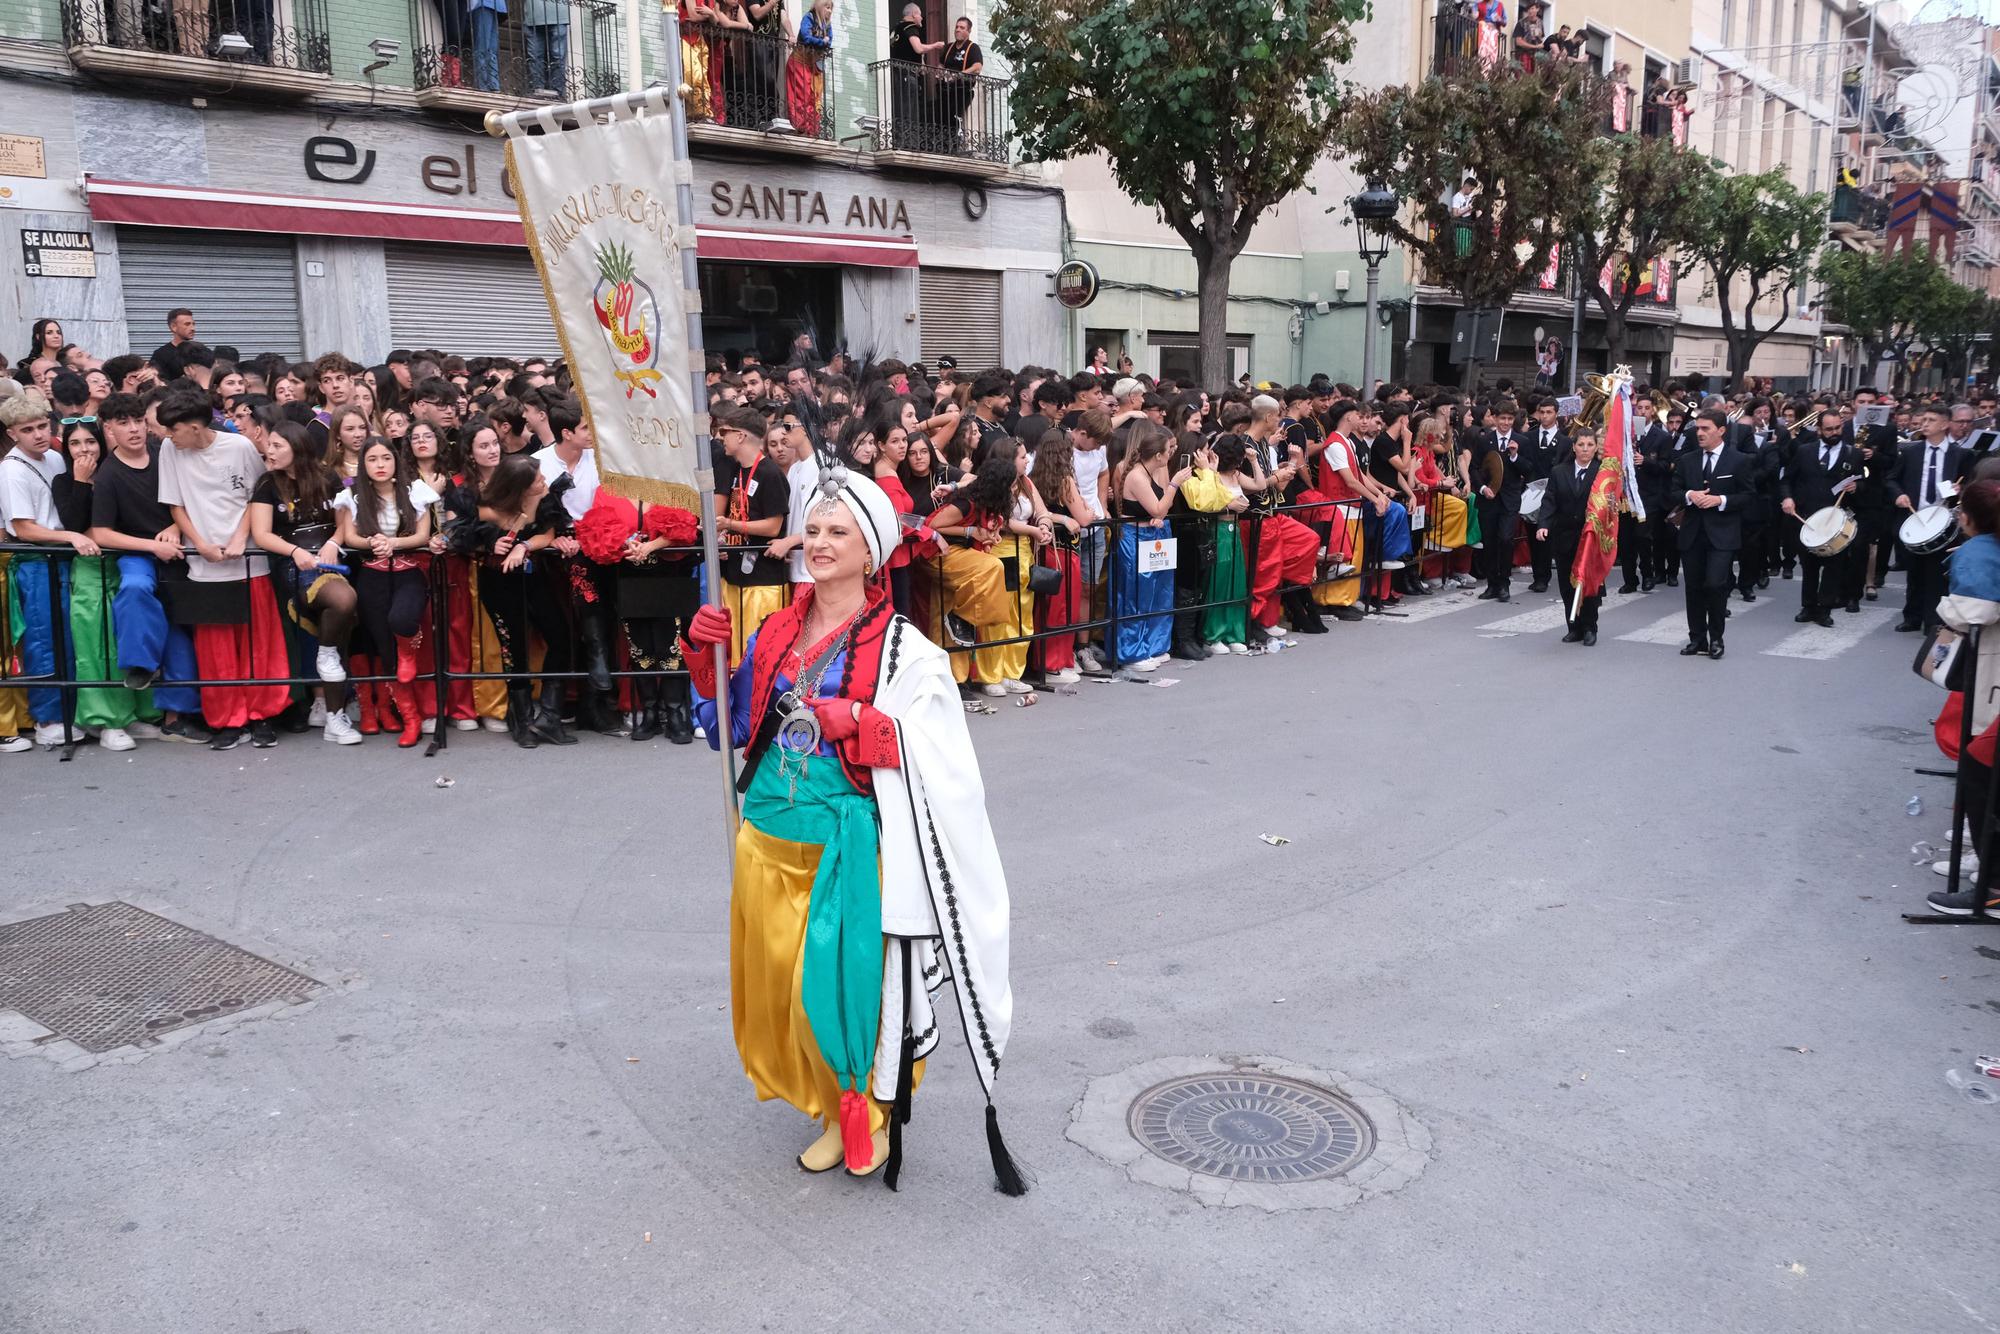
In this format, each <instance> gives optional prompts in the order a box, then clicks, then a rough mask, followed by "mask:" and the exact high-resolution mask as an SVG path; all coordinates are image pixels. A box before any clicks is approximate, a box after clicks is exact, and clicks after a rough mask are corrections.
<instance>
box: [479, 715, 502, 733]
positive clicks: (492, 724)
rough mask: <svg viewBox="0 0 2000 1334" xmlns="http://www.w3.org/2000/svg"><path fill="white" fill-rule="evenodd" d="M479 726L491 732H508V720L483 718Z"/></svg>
mask: <svg viewBox="0 0 2000 1334" xmlns="http://www.w3.org/2000/svg"><path fill="white" fill-rule="evenodd" d="M479 725H480V726H481V727H483V728H485V729H486V730H487V731H489V732H505V731H506V730H507V720H506V719H505V718H481V719H480V720H479Z"/></svg>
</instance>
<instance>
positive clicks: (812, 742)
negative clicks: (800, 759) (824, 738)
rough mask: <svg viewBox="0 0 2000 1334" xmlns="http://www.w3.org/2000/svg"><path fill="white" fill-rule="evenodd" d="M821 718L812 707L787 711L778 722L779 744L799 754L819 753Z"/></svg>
mask: <svg viewBox="0 0 2000 1334" xmlns="http://www.w3.org/2000/svg"><path fill="white" fill-rule="evenodd" d="M819 743H820V730H819V718H818V716H817V715H815V714H814V713H813V711H812V710H811V709H806V708H801V709H797V710H793V711H790V712H787V713H786V714H785V716H784V719H783V720H782V721H781V722H780V723H779V724H778V744H779V745H780V746H783V747H784V748H785V749H786V750H789V751H791V752H792V753H794V754H797V755H816V754H818V753H819Z"/></svg>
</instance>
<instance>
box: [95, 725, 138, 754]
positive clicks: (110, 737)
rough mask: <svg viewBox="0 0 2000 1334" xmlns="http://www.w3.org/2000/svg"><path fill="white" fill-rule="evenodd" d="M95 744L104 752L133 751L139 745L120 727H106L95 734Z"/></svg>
mask: <svg viewBox="0 0 2000 1334" xmlns="http://www.w3.org/2000/svg"><path fill="white" fill-rule="evenodd" d="M97 744H98V745H100V746H102V747H104V748H105V749H106V750H135V749H137V748H138V745H139V743H138V742H136V741H134V740H133V739H132V737H131V734H130V733H128V732H127V731H126V730H125V729H124V728H122V727H107V728H105V729H104V730H103V731H102V732H99V733H98V734H97Z"/></svg>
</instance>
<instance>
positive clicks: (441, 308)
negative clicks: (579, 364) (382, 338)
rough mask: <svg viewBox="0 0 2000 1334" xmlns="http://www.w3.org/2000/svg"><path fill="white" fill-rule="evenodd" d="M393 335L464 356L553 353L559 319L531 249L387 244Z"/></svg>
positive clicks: (397, 340)
mask: <svg viewBox="0 0 2000 1334" xmlns="http://www.w3.org/2000/svg"><path fill="white" fill-rule="evenodd" d="M383 258H384V259H385V261H386V263H387V268H388V275H389V341H390V343H391V344H392V345H394V346H396V347H431V348H437V349H439V350H440V351H444V352H450V353H455V354H457V355H459V356H462V357H478V356H488V357H528V356H539V357H553V356H557V355H559V354H560V353H561V351H562V349H561V347H560V345H559V344H558V343H557V342H556V326H555V322H554V321H553V320H552V319H550V318H549V302H548V298H547V297H546V296H544V295H543V294H542V279H541V275H540V274H538V273H537V272H536V271H535V261H534V259H533V257H531V256H530V255H529V254H528V252H527V251H526V250H514V249H510V248H507V247H503V246H460V245H448V246H440V245H414V244H408V243H404V242H399V241H391V242H389V243H388V244H387V245H385V246H384V247H383Z"/></svg>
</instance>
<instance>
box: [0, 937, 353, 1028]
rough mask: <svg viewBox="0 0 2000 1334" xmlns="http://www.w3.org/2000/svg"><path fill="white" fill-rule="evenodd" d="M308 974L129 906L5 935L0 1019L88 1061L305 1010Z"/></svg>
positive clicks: (0, 947)
mask: <svg viewBox="0 0 2000 1334" xmlns="http://www.w3.org/2000/svg"><path fill="white" fill-rule="evenodd" d="M319 985H320V984H319V983H318V982H316V981H314V980H313V979H312V978H310V977H307V976H306V975H305V974H304V973H299V972H294V971H293V970H292V969H290V968H286V967H283V966H281V965H279V964H275V963H272V962H271V961H270V960H269V959H260V958H258V957H257V956H256V955H254V954H251V953H249V952H248V951H246V950H240V949H238V948H236V946H234V945H231V944H229V943H227V942H226V941H221V940H217V939H216V938H215V937H214V936H211V935H208V934H206V933H204V932H201V931H197V930H195V929H194V928H193V927H187V926H182V925H181V924H180V923H178V922H171V921H168V920H167V919H166V918H164V917H161V916H159V915H157V914H155V913H149V912H147V911H145V910H144V909H141V908H134V907H133V906H132V905H131V904H129V903H90V904H77V905H75V906H74V907H72V908H70V910H69V911H68V912H60V913H55V914H52V915H51V916H48V917H36V918H32V919H30V920H28V921H25V922H13V923H10V924H8V925H6V926H0V1010H18V1011H20V1012H21V1013H22V1014H24V1015H26V1016H27V1017H28V1018H30V1019H32V1020H34V1021H35V1022H36V1023H38V1024H40V1025H41V1026H42V1027H44V1028H47V1029H51V1030H53V1031H54V1032H57V1033H60V1034H62V1035H63V1036H64V1037H66V1038H68V1039H69V1040H70V1041H72V1042H74V1043H76V1045H77V1046H79V1047H82V1048H83V1049H84V1050H85V1051H90V1052H106V1051H110V1050H112V1049H113V1048H116V1047H122V1046H125V1045H126V1044H128V1043H132V1042H137V1041H140V1040H141V1039H143V1038H147V1037H151V1036H154V1035H155V1034H159V1033H165V1032H170V1031H172V1030H173V1029H176V1028H185V1027H187V1026H188V1025H189V1024H199V1023H203V1022H205V1021H207V1020H210V1019H214V1018H217V1017H219V1016H221V1015H226V1014H234V1013H236V1012H237V1011H239V1010H248V1009H251V1008H253V1007H255V1006H258V1005H262V1004H263V1003H265V1002H266V1001H272V1000H281V999H283V1000H304V999H306V997H307V996H309V995H310V994H311V993H312V992H313V991H315V990H317V989H318V988H319Z"/></svg>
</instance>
